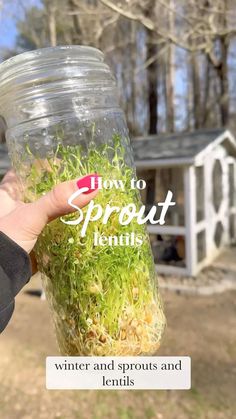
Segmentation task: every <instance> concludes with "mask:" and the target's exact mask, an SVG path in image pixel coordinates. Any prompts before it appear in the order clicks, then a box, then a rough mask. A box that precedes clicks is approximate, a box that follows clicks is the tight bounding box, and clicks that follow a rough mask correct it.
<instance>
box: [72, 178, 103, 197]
mask: <svg viewBox="0 0 236 419" xmlns="http://www.w3.org/2000/svg"><path fill="white" fill-rule="evenodd" d="M99 177H100V176H99V175H98V174H97V173H92V174H91V175H87V176H84V177H82V179H79V180H78V181H77V182H76V184H77V186H78V188H79V189H81V188H89V190H88V191H86V192H84V194H85V195H88V194H89V193H91V192H93V191H96V189H98V179H99Z"/></svg>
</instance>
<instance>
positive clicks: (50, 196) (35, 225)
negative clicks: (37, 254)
mask: <svg viewBox="0 0 236 419" xmlns="http://www.w3.org/2000/svg"><path fill="white" fill-rule="evenodd" d="M92 177H93V178H95V179H94V181H93V184H94V185H95V186H94V188H91V178H92ZM98 177H99V176H98V175H97V174H91V175H88V176H85V177H83V178H81V179H79V180H71V181H66V182H63V183H60V184H58V185H56V186H55V187H54V188H53V189H52V190H51V191H50V192H48V193H47V194H46V195H44V196H42V197H41V198H39V199H38V200H37V201H35V202H33V203H30V204H23V203H22V204H20V205H19V206H18V207H16V208H15V209H14V210H13V211H12V212H11V213H9V214H8V215H7V216H5V217H3V218H1V220H0V230H1V231H3V233H5V234H6V235H8V236H9V237H10V238H11V239H12V240H14V241H15V242H16V243H18V244H19V245H20V246H21V247H23V248H24V249H25V250H26V251H27V252H30V251H31V250H32V249H33V247H34V245H35V243H36V240H37V238H38V236H39V234H40V233H41V231H42V229H43V228H44V226H45V225H46V224H47V223H48V222H50V221H52V220H54V219H55V218H57V217H60V216H62V215H65V214H69V213H71V212H74V211H75V209H74V208H73V207H72V206H71V205H70V204H69V203H68V199H69V198H70V197H71V195H72V194H73V193H74V192H76V191H78V189H81V192H82V191H83V193H81V194H80V195H79V196H78V197H77V198H76V199H75V200H74V204H75V205H76V206H77V207H79V208H83V207H84V206H85V205H87V204H88V203H89V202H90V201H91V199H93V198H95V196H96V195H97V193H98V189H97V180H98ZM82 188H86V189H82Z"/></svg>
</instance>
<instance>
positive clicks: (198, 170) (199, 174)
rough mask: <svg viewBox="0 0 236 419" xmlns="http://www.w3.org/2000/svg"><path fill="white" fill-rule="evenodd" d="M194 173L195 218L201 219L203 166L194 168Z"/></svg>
mask: <svg viewBox="0 0 236 419" xmlns="http://www.w3.org/2000/svg"><path fill="white" fill-rule="evenodd" d="M195 174H196V212H197V213H196V219H197V222H198V221H202V220H203V219H204V217H205V211H204V169H203V166H198V167H196V168H195Z"/></svg>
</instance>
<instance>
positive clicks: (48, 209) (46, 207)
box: [31, 174, 99, 227]
mask: <svg viewBox="0 0 236 419" xmlns="http://www.w3.org/2000/svg"><path fill="white" fill-rule="evenodd" d="M98 177H99V176H98V175H97V174H92V175H88V176H85V177H83V178H81V179H79V180H72V181H67V182H63V183H60V184H58V185H56V186H55V187H54V188H53V189H52V190H51V191H50V192H48V193H47V194H46V195H44V196H42V197H41V198H40V199H39V200H38V201H36V202H34V203H32V204H31V205H32V210H33V211H34V212H35V213H37V215H38V217H39V219H40V221H41V222H42V223H43V227H44V224H46V223H48V222H49V221H52V220H54V219H55V218H57V217H60V216H62V215H66V214H69V213H71V212H74V211H75V209H74V208H73V207H72V206H71V205H70V204H69V202H68V200H69V198H70V197H71V196H72V195H73V194H74V193H75V192H77V191H78V189H81V192H82V193H81V194H80V195H79V196H78V197H77V198H76V199H74V202H73V203H74V205H76V206H77V207H79V208H83V207H84V206H86V205H87V204H88V203H89V202H90V201H91V199H93V198H94V197H95V196H96V195H97V193H98V190H97V179H98ZM92 178H94V181H93V184H94V185H95V187H94V188H92V187H91V179H92ZM82 188H86V189H87V190H86V189H85V190H83V189H82Z"/></svg>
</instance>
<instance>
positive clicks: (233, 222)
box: [229, 214, 236, 240]
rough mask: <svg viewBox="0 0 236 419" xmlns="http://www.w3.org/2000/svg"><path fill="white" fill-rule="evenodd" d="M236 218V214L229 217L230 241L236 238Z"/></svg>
mask: <svg viewBox="0 0 236 419" xmlns="http://www.w3.org/2000/svg"><path fill="white" fill-rule="evenodd" d="M235 227H236V216H235V214H230V217H229V235H230V239H231V240H233V239H235V238H236V228H235Z"/></svg>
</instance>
